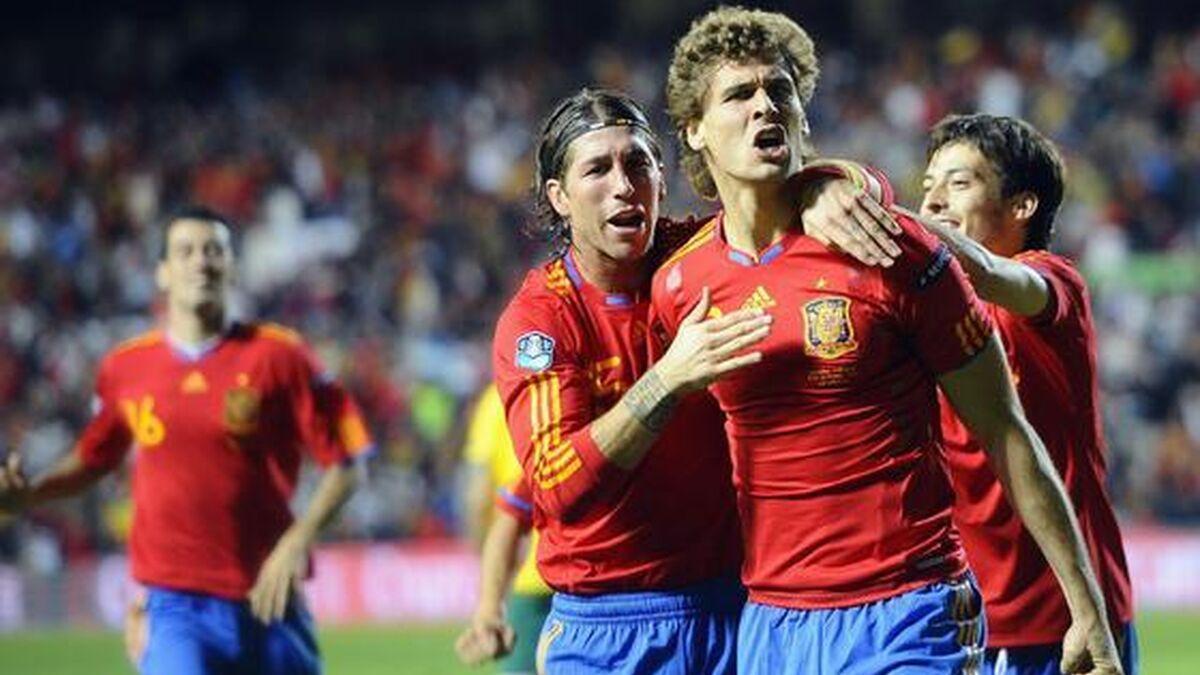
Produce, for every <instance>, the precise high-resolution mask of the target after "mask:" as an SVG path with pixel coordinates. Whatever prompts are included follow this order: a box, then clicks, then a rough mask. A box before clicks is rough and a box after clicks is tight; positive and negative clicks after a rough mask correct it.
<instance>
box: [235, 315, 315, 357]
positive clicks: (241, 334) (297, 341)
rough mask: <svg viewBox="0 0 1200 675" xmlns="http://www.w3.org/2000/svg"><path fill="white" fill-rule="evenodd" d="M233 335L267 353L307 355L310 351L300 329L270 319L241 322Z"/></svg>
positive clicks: (249, 345) (248, 345) (252, 347)
mask: <svg viewBox="0 0 1200 675" xmlns="http://www.w3.org/2000/svg"><path fill="white" fill-rule="evenodd" d="M231 337H232V338H233V339H234V340H237V341H240V342H243V343H245V344H246V346H247V347H249V348H251V349H255V350H257V351H261V352H264V353H266V354H272V355H282V356H294V357H306V356H307V355H308V353H309V346H308V343H307V342H306V341H305V340H304V336H302V335H301V334H300V333H299V332H298V331H296V330H294V329H292V328H288V327H287V326H284V325H282V324H278V323H272V322H270V321H251V322H246V323H239V324H237V325H236V326H234V328H233V334H232V336H231Z"/></svg>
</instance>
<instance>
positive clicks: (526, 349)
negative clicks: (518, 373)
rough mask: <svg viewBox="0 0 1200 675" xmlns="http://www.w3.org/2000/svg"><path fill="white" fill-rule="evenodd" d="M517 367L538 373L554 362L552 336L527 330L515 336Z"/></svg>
mask: <svg viewBox="0 0 1200 675" xmlns="http://www.w3.org/2000/svg"><path fill="white" fill-rule="evenodd" d="M516 360H517V367H518V368H523V369H525V370H529V371H533V372H535V373H540V372H542V371H543V370H545V369H547V368H549V367H550V364H551V363H554V338H552V337H550V336H549V335H546V334H545V333H542V332H540V331H536V330H534V331H529V332H528V333H525V334H523V335H521V337H519V338H517V359H516Z"/></svg>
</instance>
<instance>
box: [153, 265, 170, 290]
mask: <svg viewBox="0 0 1200 675" xmlns="http://www.w3.org/2000/svg"><path fill="white" fill-rule="evenodd" d="M154 284H155V285H156V286H158V290H160V291H162V292H163V293H166V292H167V285H168V284H167V262H166V261H165V260H160V261H158V267H156V268H154Z"/></svg>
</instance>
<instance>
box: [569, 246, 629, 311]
mask: <svg viewBox="0 0 1200 675" xmlns="http://www.w3.org/2000/svg"><path fill="white" fill-rule="evenodd" d="M563 267H565V268H566V269H567V278H569V279H570V280H571V284H572V285H573V286H575V288H576V290H578V291H579V292H580V293H587V294H590V295H596V296H599V297H600V299H601V302H603V303H604V306H605V307H612V308H614V309H625V308H629V307H633V306H634V305H635V304H637V298H636V297H635V296H634V295H632V294H630V293H609V292H607V291H604V290H601V289H600V288H597V287H596V286H594V285H592V284H590V283H588V281H587V280H586V279H584V278H583V275H582V274H580V273H579V266H578V265H576V264H575V252H574V251H567V254H566V255H564V256H563Z"/></svg>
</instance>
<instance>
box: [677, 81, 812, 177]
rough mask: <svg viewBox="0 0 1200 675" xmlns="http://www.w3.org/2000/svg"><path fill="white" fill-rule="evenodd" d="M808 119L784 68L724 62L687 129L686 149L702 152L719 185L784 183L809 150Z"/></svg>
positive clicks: (799, 165)
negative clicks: (729, 181)
mask: <svg viewBox="0 0 1200 675" xmlns="http://www.w3.org/2000/svg"><path fill="white" fill-rule="evenodd" d="M808 142H809V141H808V120H807V119H806V118H805V115H804V106H803V105H802V104H801V103H800V97H799V95H798V94H797V92H796V83H795V81H794V80H793V79H792V76H791V74H790V73H789V72H788V70H787V69H786V68H785V67H784V66H783V64H782V63H771V64H767V63H748V64H739V63H726V64H723V65H721V66H720V67H718V68H717V70H716V71H715V72H714V73H713V74H712V76H711V80H710V82H709V86H708V92H707V94H706V95H705V102H704V114H703V115H702V116H701V118H700V120H699V121H698V122H696V123H694V124H692V125H690V126H689V127H688V145H689V146H691V148H692V149H693V150H697V151H700V152H702V153H704V156H705V159H706V161H707V162H708V167H709V171H711V172H712V174H713V178H714V179H715V180H716V181H717V184H718V185H720V184H722V182H724V180H723V178H722V177H723V176H724V177H725V178H731V179H734V180H737V181H743V182H760V181H782V180H784V179H786V178H787V177H788V176H790V175H791V174H792V173H794V172H795V171H796V170H798V169H799V168H800V167H801V165H802V164H803V161H804V157H803V156H804V155H806V154H808V153H807V148H808Z"/></svg>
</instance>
